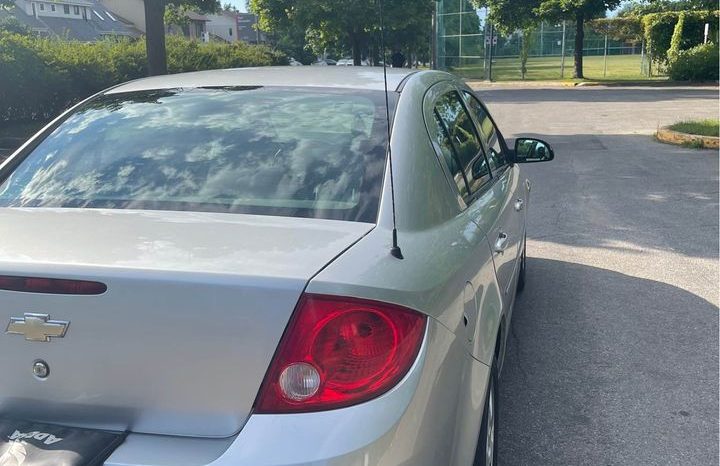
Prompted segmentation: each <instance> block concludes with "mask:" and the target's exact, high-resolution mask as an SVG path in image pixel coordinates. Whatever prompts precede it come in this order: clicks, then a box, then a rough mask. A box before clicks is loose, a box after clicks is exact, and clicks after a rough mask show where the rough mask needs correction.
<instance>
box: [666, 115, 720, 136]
mask: <svg viewBox="0 0 720 466" xmlns="http://www.w3.org/2000/svg"><path fill="white" fill-rule="evenodd" d="M669 128H670V129H671V130H673V131H677V132H680V133H687V134H696V135H698V136H714V137H718V136H720V120H717V119H712V118H708V119H707V120H691V121H681V122H680V123H675V124H674V125H670V126H669Z"/></svg>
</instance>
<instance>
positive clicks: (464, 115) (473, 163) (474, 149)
mask: <svg viewBox="0 0 720 466" xmlns="http://www.w3.org/2000/svg"><path fill="white" fill-rule="evenodd" d="M434 113H435V120H436V123H437V124H438V125H439V126H440V127H441V128H442V129H443V131H444V133H445V137H447V139H449V143H450V144H449V145H450V148H451V150H452V152H453V153H454V155H455V157H454V160H455V161H456V163H457V164H458V165H459V166H460V169H461V170H462V174H463V175H464V177H465V181H466V182H467V191H468V195H470V196H472V195H473V194H474V193H475V192H477V191H479V190H480V189H481V188H482V186H483V185H484V184H486V183H487V182H488V181H489V180H490V170H489V168H488V164H487V160H486V158H485V153H484V152H483V149H482V145H481V144H480V140H479V139H478V135H477V133H476V131H475V126H474V124H473V122H472V118H471V117H470V115H469V114H468V112H467V110H465V107H464V106H463V104H462V101H461V99H460V95H459V94H458V93H457V92H455V91H453V92H448V93H447V94H445V95H443V96H441V97H440V98H439V99H438V101H437V102H436V104H435V112H434ZM451 173H454V172H453V171H451Z"/></svg>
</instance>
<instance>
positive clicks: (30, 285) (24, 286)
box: [0, 275, 107, 295]
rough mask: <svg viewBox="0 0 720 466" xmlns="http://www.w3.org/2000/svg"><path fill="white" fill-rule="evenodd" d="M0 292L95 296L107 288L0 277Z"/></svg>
mask: <svg viewBox="0 0 720 466" xmlns="http://www.w3.org/2000/svg"><path fill="white" fill-rule="evenodd" d="M0 290H8V291H22V292H25V293H49V294H80V295H97V294H103V293H105V292H106V291H107V286H106V285H105V284H104V283H100V282H89V281H86V280H65V279H59V278H38V277H16V276H9V275H0Z"/></svg>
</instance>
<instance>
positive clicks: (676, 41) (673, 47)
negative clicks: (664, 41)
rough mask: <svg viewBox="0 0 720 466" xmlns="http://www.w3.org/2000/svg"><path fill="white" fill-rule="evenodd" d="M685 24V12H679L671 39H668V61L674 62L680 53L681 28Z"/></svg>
mask: <svg viewBox="0 0 720 466" xmlns="http://www.w3.org/2000/svg"><path fill="white" fill-rule="evenodd" d="M684 24H685V12H684V11H682V12H680V16H678V20H677V23H675V29H674V30H673V35H672V38H671V39H670V48H669V49H668V52H667V55H668V61H674V60H675V59H676V58H677V56H678V53H679V52H680V45H681V42H682V35H683V26H684Z"/></svg>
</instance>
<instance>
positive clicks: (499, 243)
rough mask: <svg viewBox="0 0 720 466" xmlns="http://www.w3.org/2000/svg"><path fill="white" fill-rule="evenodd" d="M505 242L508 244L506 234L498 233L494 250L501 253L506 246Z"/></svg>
mask: <svg viewBox="0 0 720 466" xmlns="http://www.w3.org/2000/svg"><path fill="white" fill-rule="evenodd" d="M507 244H508V235H507V234H505V233H502V232H501V233H500V234H499V235H498V238H497V240H496V241H495V252H496V253H499V254H502V253H503V252H505V248H506V247H507Z"/></svg>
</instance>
